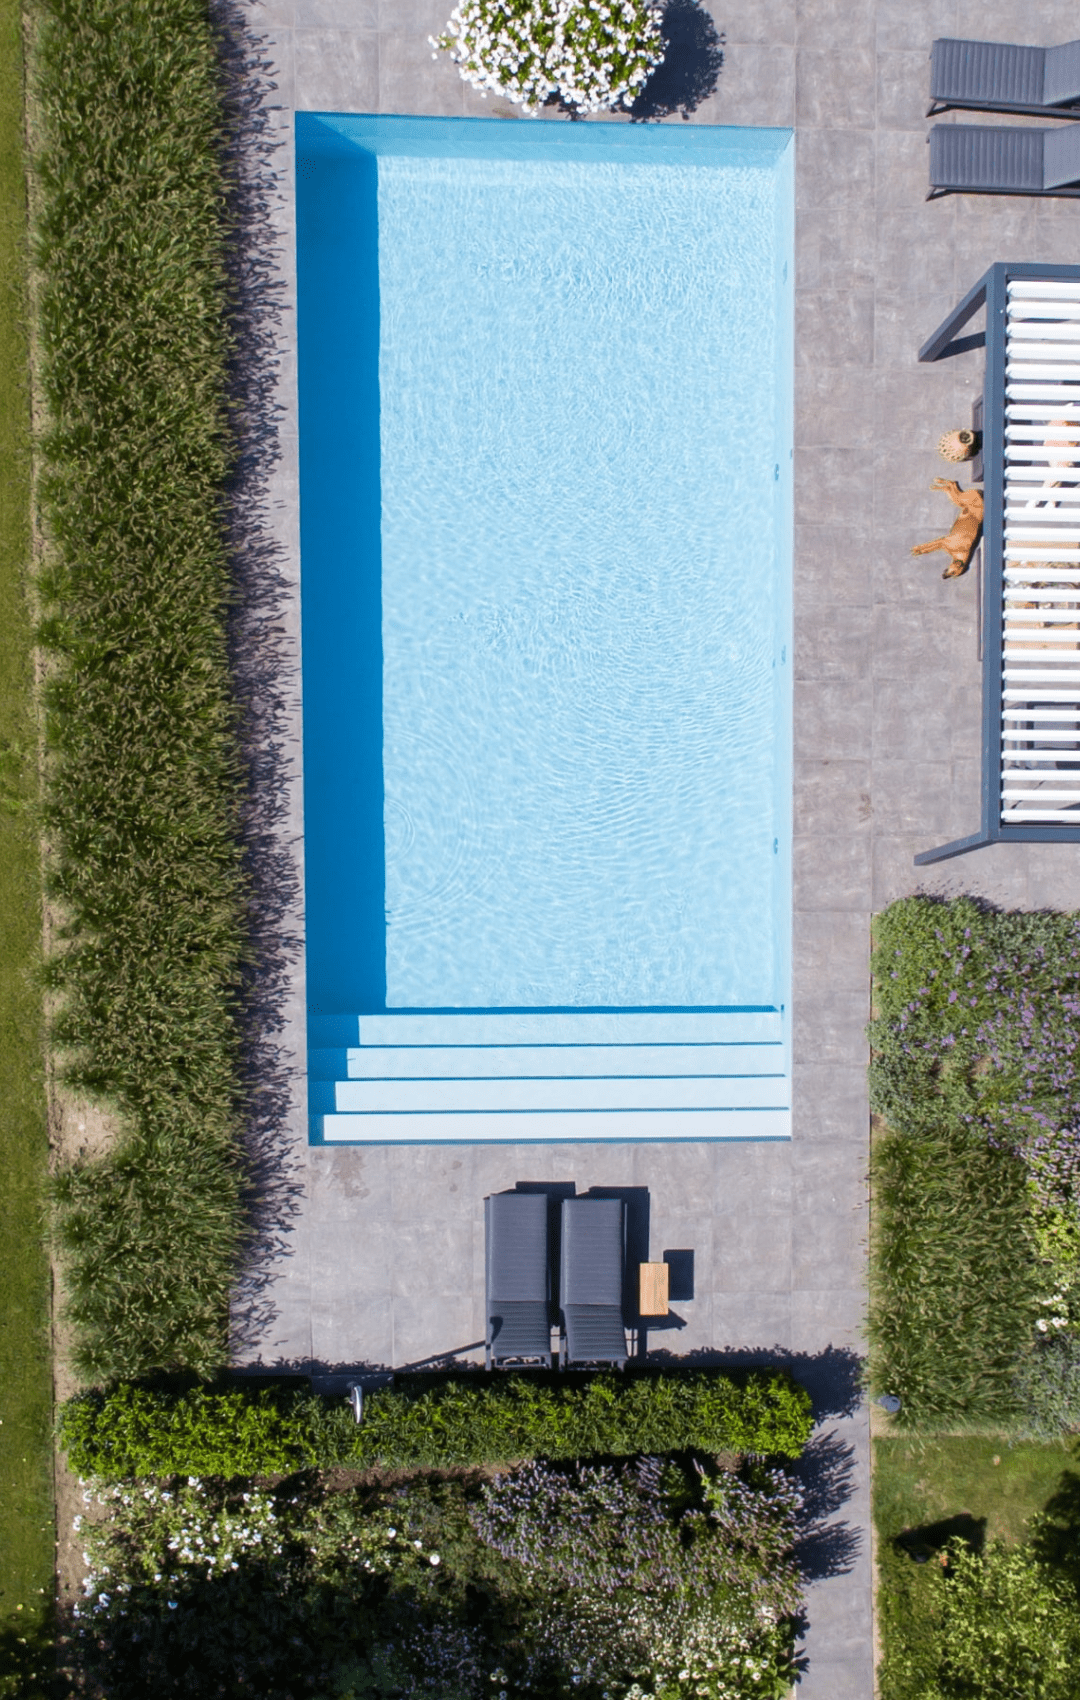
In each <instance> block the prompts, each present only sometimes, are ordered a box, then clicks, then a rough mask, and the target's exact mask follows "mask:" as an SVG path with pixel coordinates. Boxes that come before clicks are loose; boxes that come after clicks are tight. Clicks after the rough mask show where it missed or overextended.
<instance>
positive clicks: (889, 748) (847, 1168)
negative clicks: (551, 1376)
mask: <svg viewBox="0 0 1080 1700" xmlns="http://www.w3.org/2000/svg"><path fill="white" fill-rule="evenodd" d="M449 4H450V0H266V3H265V4H259V3H258V0H250V13H251V18H252V24H253V28H254V29H255V30H256V31H257V32H258V33H260V34H262V35H263V36H264V37H265V38H266V42H267V50H268V52H269V54H270V56H271V58H272V60H273V63H274V67H275V70H274V76H275V81H276V83H277V87H278V95H277V98H278V100H279V101H280V111H279V112H278V113H277V114H276V121H277V123H278V124H279V126H280V129H281V134H282V136H283V139H287V137H288V133H289V127H290V126H291V119H292V112H293V110H294V109H295V108H296V107H298V106H299V107H308V108H316V109H319V108H321V109H328V108H338V109H346V110H354V111H365V110H366V111H384V112H407V113H433V114H479V115H483V114H488V115H490V114H492V112H493V111H494V112H495V113H498V112H499V111H500V107H499V105H498V103H494V102H482V101H480V100H479V99H478V98H477V97H476V96H475V95H473V94H472V93H471V91H469V90H468V89H466V88H465V86H464V85H463V84H462V83H461V82H460V81H459V79H458V77H457V75H456V72H455V71H454V69H453V67H452V66H450V65H449V64H448V63H447V62H445V60H442V59H440V60H439V61H438V62H433V61H432V58H431V51H430V48H429V47H428V45H427V36H428V34H429V33H430V32H431V31H433V30H436V29H438V28H439V27H441V25H442V24H443V23H444V22H445V16H446V14H447V12H448V10H449ZM709 9H710V10H711V12H712V14H713V16H714V19H715V22H716V25H717V28H718V29H720V30H721V31H723V32H724V35H725V51H724V64H723V68H722V72H721V75H720V78H719V82H718V84H717V88H716V91H715V93H714V94H713V95H712V96H711V97H710V98H709V99H708V100H707V101H706V102H705V103H704V104H703V105H701V106H700V107H699V108H698V109H697V111H696V112H695V113H694V114H693V118H692V121H693V122H697V123H707V124H753V125H785V126H787V125H793V126H794V127H795V128H796V131H797V141H796V161H797V165H796V185H797V188H796V195H797V224H796V296H797V331H796V336H797V340H796V421H795V433H796V530H795V596H796V650H795V662H796V667H795V699H796V704H795V706H796V720H795V724H796V766H795V834H796V836H795V864H794V867H795V940H794V977H795V984H794V1019H795V1044H794V1055H795V1073H794V1137H793V1140H792V1142H791V1144H790V1145H775V1146H773V1145H697V1144H687V1145H680V1144H665V1145H653V1144H644V1145H638V1146H621V1147H620V1146H612V1147H597V1146H574V1147H568V1146H560V1147H557V1148H554V1147H551V1148H549V1147H543V1146H520V1147H514V1146H501V1147H457V1148H447V1149H440V1148H423V1147H399V1148H382V1149H363V1148H356V1147H351V1148H350V1147H342V1148H338V1149H332V1148H328V1149H310V1150H309V1149H308V1147H307V1144H306V1125H305V1115H304V1097H303V1082H302V1079H301V1078H300V1076H299V1073H298V1074H297V1079H296V1090H295V1103H294V1117H293V1123H292V1126H293V1131H294V1136H295V1163H296V1171H297V1177H298V1180H299V1182H300V1183H301V1209H300V1212H299V1214H298V1216H297V1218H296V1219H295V1221H294V1222H293V1224H292V1227H291V1230H290V1232H289V1235H288V1239H287V1250H286V1252H285V1254H284V1255H283V1257H282V1259H281V1261H280V1263H279V1265H278V1266H277V1269H276V1271H275V1275H276V1280H275V1282H274V1284H273V1286H272V1288H271V1297H272V1301H273V1307H274V1312H275V1314H274V1316H273V1319H272V1321H270V1322H268V1323H267V1324H266V1325H265V1327H264V1328H263V1330H262V1333H261V1335H260V1336H259V1338H258V1339H257V1340H256V1341H254V1342H249V1343H248V1345H247V1346H246V1347H245V1349H244V1350H243V1351H242V1352H241V1353H240V1354H239V1355H240V1356H241V1357H242V1358H244V1359H245V1360H246V1361H248V1362H255V1361H261V1362H263V1363H281V1362H284V1363H291V1364H297V1365H303V1366H307V1365H311V1366H316V1367H326V1366H332V1365H335V1364H342V1363H350V1364H360V1363H366V1364H369V1365H371V1366H381V1365H395V1366H399V1367H400V1366H403V1365H406V1364H410V1363H411V1364H415V1363H420V1362H426V1361H431V1360H434V1359H438V1358H440V1357H443V1356H446V1355H448V1354H463V1353H464V1354H466V1355H469V1354H472V1355H475V1352H476V1345H477V1342H479V1341H480V1339H481V1337H482V1332H483V1328H482V1295H483V1279H482V1273H483V1237H482V1230H483V1217H482V1199H483V1197H484V1194H485V1193H487V1192H490V1191H492V1190H495V1189H498V1188H502V1187H507V1186H512V1185H514V1184H515V1183H516V1182H518V1181H525V1180H544V1181H553V1180H560V1181H568V1182H574V1183H575V1184H576V1185H577V1187H578V1189H579V1190H582V1189H584V1188H587V1187H589V1186H591V1185H603V1186H607V1187H611V1186H623V1187H632V1188H639V1189H645V1190H646V1191H647V1197H648V1211H649V1243H650V1247H651V1253H652V1255H653V1256H654V1257H658V1256H660V1255H661V1254H662V1253H663V1252H664V1251H665V1250H683V1251H692V1252H693V1254H694V1259H693V1268H694V1284H693V1293H694V1296H693V1298H692V1299H689V1300H686V1301H680V1302H677V1303H676V1304H675V1305H674V1306H673V1310H674V1313H675V1314H674V1315H673V1317H672V1318H671V1324H672V1325H671V1326H670V1327H668V1328H667V1329H665V1330H663V1331H661V1330H659V1329H657V1330H652V1331H650V1334H649V1337H648V1345H649V1348H650V1350H652V1351H657V1352H659V1351H664V1352H669V1353H672V1354H675V1355H677V1356H683V1355H685V1354H688V1353H708V1354H727V1353H732V1352H735V1353H737V1352H740V1351H755V1350H756V1351H761V1350H775V1351H776V1352H777V1353H779V1354H790V1355H791V1356H792V1358H793V1361H795V1362H796V1364H797V1365H799V1366H800V1367H801V1368H803V1369H805V1371H806V1373H807V1374H808V1375H809V1376H810V1377H811V1379H812V1380H813V1384H814V1388H815V1393H816V1395H817V1397H818V1403H819V1409H820V1411H821V1415H822V1428H821V1437H823V1438H824V1443H825V1444H828V1445H831V1446H832V1447H833V1448H834V1461H835V1460H836V1458H838V1459H839V1462H840V1465H841V1466H842V1468H841V1474H842V1475H844V1476H845V1480H846V1487H845V1489H844V1493H843V1495H841V1496H840V1499H839V1501H838V1504H837V1507H836V1509H835V1511H834V1514H833V1516H834V1522H835V1523H836V1524H837V1525H838V1526H839V1527H840V1528H841V1532H842V1533H846V1536H847V1537H848V1549H847V1550H848V1556H847V1558H846V1560H845V1562H844V1564H843V1565H842V1566H841V1567H840V1568H839V1570H838V1572H837V1573H835V1574H833V1575H830V1576H828V1577H824V1578H822V1579H821V1580H819V1581H816V1582H815V1583H814V1584H813V1587H812V1590H811V1604H810V1612H811V1625H812V1626H811V1631H810V1636H809V1640H808V1645H807V1653H808V1657H809V1669H808V1673H807V1675H806V1677H805V1679H804V1682H803V1683H802V1685H801V1690H800V1691H801V1692H802V1693H803V1694H804V1695H805V1696H806V1700H868V1697H869V1696H870V1695H871V1694H872V1691H873V1674H872V1665H873V1660H872V1638H871V1626H870V1546H869V1537H868V1507H869V1431H868V1422H867V1415H866V1411H865V1408H862V1409H855V1410H851V1409H850V1408H849V1407H850V1400H845V1397H844V1388H843V1386H842V1385H841V1383H842V1374H841V1373H840V1372H841V1371H842V1367H843V1366H842V1361H841V1360H840V1359H839V1358H838V1357H837V1353H838V1352H840V1351H844V1350H847V1351H851V1350H855V1351H857V1350H858V1348H859V1346H860V1344H861V1339H862V1323H863V1315H864V1305H865V1292H864V1269H865V1244H866V1233H867V1201H866V1182H865V1171H866V1161H867V1134H868V1116H867V1104H866V1088H865V1061H866V1044H865V1038H864V1027H865V1023H866V1019H867V1014H868V986H867V968H868V939H869V923H870V917H871V914H872V913H873V911H874V910H876V909H878V908H880V907H882V906H883V905H884V904H886V903H888V902H890V901H891V900H892V899H893V898H895V897H897V896H900V895H903V894H905V893H908V892H911V891H913V890H916V889H922V890H933V891H944V892H958V891H962V890H967V891H972V892H976V893H979V894H981V895H983V896H985V897H987V898H990V899H992V900H994V901H996V902H999V903H1001V904H1004V905H1008V906H1023V907H1039V906H1043V905H1051V906H1055V907H1080V856H1078V855H1077V853H1076V850H1075V849H1074V848H1071V847H1039V846H1029V847H1025V846H996V847H995V848H993V849H990V850H983V851H979V852H977V853H976V854H975V855H973V856H971V857H969V858H967V859H964V860H962V861H957V862H950V863H945V864H942V865H940V866H938V867H937V868H932V869H929V870H923V871H921V872H920V873H917V871H916V870H915V868H914V867H913V865H912V857H913V855H914V854H915V852H916V851H918V850H920V849H924V848H927V847H929V846H930V845H932V844H933V843H935V842H942V841H944V840H947V839H950V838H953V837H957V836H960V835H961V834H963V833H965V832H968V831H971V830H973V828H974V826H975V825H976V823H977V812H978V811H977V804H978V789H977V788H978V759H977V758H978V716H979V685H980V678H979V670H978V666H977V658H976V634H975V580H974V575H968V576H967V577H966V578H964V579H961V580H959V581H956V582H950V583H948V584H945V583H943V582H942V580H941V577H940V567H941V565H942V564H943V563H942V562H941V561H940V560H938V558H937V557H931V558H930V559H929V560H918V561H915V560H912V558H911V556H910V553H909V550H910V547H911V544H912V543H914V542H915V541H917V540H918V539H919V538H921V537H925V536H929V535H934V534H936V533H937V531H939V530H940V529H941V528H942V525H943V523H947V522H948V516H947V514H946V512H945V510H944V501H943V498H941V497H939V496H935V495H932V494H931V493H930V491H929V488H928V486H929V483H930V480H931V479H932V478H933V477H934V476H935V475H936V474H938V473H939V472H940V471H941V470H942V463H941V462H940V460H939V459H938V458H937V455H936V452H935V445H936V442H937V439H938V437H939V436H940V434H941V432H942V431H943V430H945V429H947V428H948V427H950V426H953V425H956V424H960V423H963V422H965V421H966V420H967V418H968V415H969V411H970V405H971V399H972V396H973V395H974V394H975V391H976V386H977V384H978V382H979V379H980V373H981V356H980V355H979V354H977V353H972V354H968V355H965V356H961V357H959V358H956V359H953V360H950V361H948V362H945V363H943V364H942V365H940V366H935V367H930V368H919V367H918V366H917V365H916V364H915V358H914V356H915V351H916V349H917V347H918V345H919V344H920V342H922V341H923V339H924V338H925V337H926V336H927V335H928V334H929V332H930V331H931V330H932V329H933V328H934V326H935V325H936V324H937V323H938V321H939V320H940V318H941V317H942V316H943V315H944V313H945V312H946V311H947V310H948V308H949V307H950V306H952V305H953V303H954V302H955V301H956V300H957V299H958V298H959V296H960V295H961V294H962V293H963V292H964V290H966V289H967V288H968V286H969V285H970V284H971V283H972V282H973V281H974V280H975V279H976V278H977V277H978V275H979V274H980V273H981V272H982V271H983V270H984V269H985V268H986V266H987V265H989V264H990V263H991V262H992V261H995V260H1000V259H1024V260H1038V259H1047V260H1050V259H1058V258H1068V259H1070V260H1071V259H1075V257H1076V251H1077V239H1078V235H1080V206H1078V205H1077V203H1075V202H1060V203H1048V204H1045V205H1039V204H1037V203H1029V202H1022V201H1008V200H998V201H995V200H989V199H987V200H979V199H977V198H971V197H968V198H964V199H959V198H953V199H946V200H942V201H937V202H934V203H931V204H927V203H926V202H925V200H924V194H925V185H926V169H927V166H926V158H927V150H926V144H925V135H926V129H927V125H926V122H925V120H924V118H923V111H924V106H925V88H926V78H927V56H928V53H929V48H930V43H931V40H932V39H933V37H934V36H935V35H941V34H961V35H977V36H987V35H989V36H999V37H1001V38H1004V39H1012V40H1021V41H1023V40H1031V41H1040V42H1042V41H1044V42H1052V41H1055V40H1065V39H1068V37H1069V36H1070V35H1072V34H1075V8H1074V6H1073V5H1071V4H1070V3H1068V0H1044V4H1043V5H1042V6H1041V7H1040V8H1039V9H1038V11H1037V12H1036V11H1035V10H1034V9H1033V8H1031V7H1029V6H1025V5H1021V4H1020V0H731V3H730V4H728V5H726V6H725V5H722V4H721V3H720V0H709ZM675 121H677V120H675ZM279 165H280V171H281V190H282V198H281V205H280V208H279V210H278V215H277V217H278V227H279V228H280V230H281V236H282V246H281V254H280V263H281V272H282V277H283V279H284V281H285V286H286V289H287V291H288V293H289V299H290V300H291V299H292V291H293V285H294V272H293V246H292V201H291V181H292V176H291V173H292V162H291V154H290V150H289V148H288V146H287V145H283V147H282V149H281V151H280V154H279ZM282 352H283V359H282V367H281V389H280V400H281V404H282V409H283V414H282V421H283V423H282V433H281V448H282V458H281V462H280V466H279V468H278V472H277V474H276V479H275V484H274V488H273V491H272V504H271V505H272V512H273V516H274V523H275V524H276V526H277V528H278V535H279V538H280V541H281V543H282V546H283V553H284V558H285V561H286V563H287V567H288V571H289V573H290V575H291V577H292V581H293V583H294V584H295V582H296V575H297V572H298V537H297V494H296V492H297V471H296V468H297V460H296V399H295V388H294V374H295V358H294V355H295V350H294V346H293V335H292V320H291V318H288V317H287V319H286V331H285V342H284V346H283V351H282ZM935 562H936V563H937V564H936V565H935ZM290 631H291V634H292V637H293V640H294V641H296V639H297V631H298V608H297V607H296V606H294V607H293V608H292V610H291V613H290ZM296 711H297V715H298V713H299V705H298V704H297V705H296ZM297 725H298V721H297ZM293 747H294V748H298V744H295V745H294V746H293ZM294 778H295V780H296V784H295V786H294V792H293V809H292V815H291V819H290V822H289V827H290V839H291V841H292V842H293V843H296V844H299V843H300V842H302V817H301V806H300V796H299V774H298V772H297V773H296V774H295V775H294ZM298 853H299V852H298ZM303 1003H304V998H303V976H302V969H301V968H298V971H297V977H296V983H295V986H294V989H293V997H292V1002H291V1006H290V1015H291V1018H292V1027H291V1033H292V1036H293V1040H294V1042H295V1043H296V1047H297V1054H298V1055H300V1054H302V1051H301V1047H300V1035H301V1034H302V1011H303ZM830 1348H831V1349H832V1355H831V1356H830ZM830 1366H831V1367H830ZM830 1437H831V1439H830Z"/></svg>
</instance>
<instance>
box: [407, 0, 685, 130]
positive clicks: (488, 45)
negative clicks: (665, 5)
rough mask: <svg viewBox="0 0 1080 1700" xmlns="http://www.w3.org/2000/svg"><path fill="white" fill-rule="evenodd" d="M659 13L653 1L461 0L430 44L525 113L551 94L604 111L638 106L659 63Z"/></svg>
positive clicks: (578, 107)
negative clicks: (441, 31) (638, 101)
mask: <svg viewBox="0 0 1080 1700" xmlns="http://www.w3.org/2000/svg"><path fill="white" fill-rule="evenodd" d="M660 15H661V9H660V7H659V6H658V5H653V4H650V3H649V0H461V3H460V4H459V5H457V6H455V8H454V10H453V12H452V13H451V14H450V21H449V23H448V24H447V26H446V28H445V30H444V31H443V33H442V35H440V36H432V37H431V45H432V46H433V47H434V48H436V49H440V48H441V49H442V51H443V52H445V53H449V55H450V57H451V59H452V60H453V61H454V63H455V65H457V66H458V68H459V70H460V73H461V76H462V77H463V78H464V80H465V81H466V82H467V83H471V84H472V86H473V88H475V89H479V90H480V93H481V94H482V95H488V94H499V95H503V96H504V97H505V98H506V99H507V100H509V101H512V102H513V103H514V105H515V106H521V107H523V108H524V110H525V112H526V113H534V112H536V111H537V109H538V108H539V107H541V106H543V104H544V102H545V101H547V100H550V99H552V98H555V99H558V100H561V101H562V103H563V104H564V105H565V106H568V107H570V108H571V109H572V110H573V111H575V112H578V113H584V112H601V111H607V110H610V108H612V107H615V106H632V105H633V103H634V101H635V100H636V99H637V96H638V95H639V94H640V93H641V90H642V88H643V87H644V86H645V83H646V81H647V79H648V77H649V74H650V73H651V72H652V71H653V70H655V68H656V66H657V65H659V64H660V61H661V60H662V59H663V57H664V48H665V43H664V39H663V36H662V35H661V33H660Z"/></svg>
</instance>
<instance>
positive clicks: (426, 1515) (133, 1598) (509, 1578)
mask: <svg viewBox="0 0 1080 1700" xmlns="http://www.w3.org/2000/svg"><path fill="white" fill-rule="evenodd" d="M87 1500H88V1505H87V1513H88V1515H87V1520H86V1522H85V1523H84V1525H83V1528H82V1530H81V1534H82V1536H83V1537H84V1538H85V1540H86V1544H87V1553H88V1558H89V1569H88V1575H87V1580H86V1583H85V1587H84V1596H83V1599H82V1601H81V1602H80V1604H79V1606H78V1608H77V1610H76V1615H75V1619H74V1625H73V1628H74V1645H75V1647H76V1649H77V1662H78V1666H79V1668H80V1669H81V1672H82V1674H83V1676H84V1678H85V1679H87V1680H89V1682H90V1683H91V1684H92V1685H100V1687H101V1688H102V1689H103V1691H105V1692H108V1693H109V1694H110V1695H111V1696H113V1697H114V1700H126V1697H127V1696H131V1697H132V1700H135V1697H138V1700H142V1697H143V1696H144V1695H146V1694H147V1693H159V1694H162V1695H181V1694H189V1693H190V1694H197V1693H198V1694H201V1693H206V1692H208V1691H213V1692H228V1693H230V1694H236V1695H242V1694H252V1695H259V1696H260V1697H266V1700H273V1697H274V1696H282V1697H284V1696H289V1697H293V1696H298V1695H301V1694H311V1695H330V1694H333V1695H339V1696H343V1697H344V1696H357V1697H359V1696H361V1695H383V1696H385V1697H387V1700H391V1697H397V1696H400V1697H401V1700H406V1697H409V1696H413V1695H416V1694H419V1693H425V1692H427V1693H431V1694H433V1695H438V1696H439V1697H440V1700H451V1697H453V1700H480V1697H481V1696H492V1695H493V1696H497V1697H498V1700H509V1697H510V1696H511V1695H530V1696H537V1697H540V1696H550V1697H552V1700H554V1697H555V1696H564V1695H569V1694H576V1695H580V1696H582V1697H583V1700H603V1697H605V1696H606V1697H608V1700H630V1697H633V1700H637V1697H639V1696H646V1695H648V1696H657V1697H660V1696H663V1697H664V1700H680V1697H683V1696H686V1697H687V1700H688V1697H689V1696H690V1695H694V1696H702V1697H705V1696H707V1697H711V1700H744V1697H746V1696H749V1695H758V1696H760V1695H767V1696H771V1697H773V1700H778V1697H779V1696H781V1695H783V1694H786V1692H787V1691H788V1688H789V1686H790V1682H791V1680H792V1677H793V1675H794V1664H793V1645H794V1633H795V1621H796V1617H797V1615H798V1613H799V1610H800V1607H801V1601H802V1591H801V1582H800V1578H799V1574H798V1570H797V1567H796V1564H795V1561H794V1557H793V1552H792V1548H793V1545H794V1541H795V1538H796V1533H797V1513H798V1505H799V1500H798V1494H797V1492H796V1490H795V1489H794V1487H793V1485H792V1483H791V1482H790V1481H789V1480H788V1478H787V1477H786V1476H785V1475H784V1473H783V1472H782V1471H779V1470H776V1469H770V1468H768V1467H766V1466H765V1465H764V1464H763V1463H760V1462H759V1463H754V1462H752V1461H745V1462H744V1463H743V1464H742V1466H741V1467H740V1468H739V1469H737V1470H731V1469H724V1468H722V1467H720V1466H719V1465H718V1464H717V1463H716V1461H715V1460H713V1459H712V1458H710V1457H708V1456H703V1455H695V1454H680V1455H678V1456H677V1457H673V1458H670V1459H668V1460H666V1461H664V1460H661V1459H659V1458H649V1457H646V1458H640V1457H638V1458H634V1459H630V1460H626V1461H623V1462H621V1463H595V1464H582V1463H564V1464H561V1465H556V1464H550V1463H544V1462H536V1463H532V1464H529V1465H526V1466H523V1467H521V1468H518V1469H515V1470H510V1471H505V1472H502V1473H496V1474H494V1475H490V1476H486V1477H485V1476H477V1475H473V1476H471V1477H462V1476H460V1475H455V1476H453V1477H449V1478H448V1477H447V1476H446V1475H444V1474H441V1473H432V1472H426V1473H420V1474H415V1475H413V1476H412V1478H411V1479H410V1480H409V1481H407V1482H406V1483H404V1484H402V1485H398V1486H396V1487H388V1488H382V1489H378V1488H372V1487H346V1488H343V1489H338V1491H332V1490H331V1489H330V1488H329V1486H328V1483H327V1482H326V1480H325V1479H324V1478H322V1477H320V1476H319V1475H318V1473H316V1472H309V1473H307V1474H304V1475H300V1476H294V1477H291V1478H288V1479H286V1480H284V1481H282V1482H280V1483H279V1484H278V1485H277V1486H276V1487H273V1488H268V1487H265V1486H258V1485H256V1484H255V1483H253V1482H250V1481H244V1480H240V1481H236V1482H233V1483H230V1484H228V1485H226V1484H223V1483H221V1482H220V1481H218V1482H214V1481H203V1480H200V1479H199V1478H195V1477H192V1478H190V1479H188V1478H174V1479H172V1480H169V1481H166V1482H153V1481H145V1480H144V1481H141V1482H137V1483H131V1484H127V1485H117V1486H115V1487H112V1488H108V1487H104V1486H101V1487H98V1488H96V1489H92V1490H88V1494H87Z"/></svg>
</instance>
